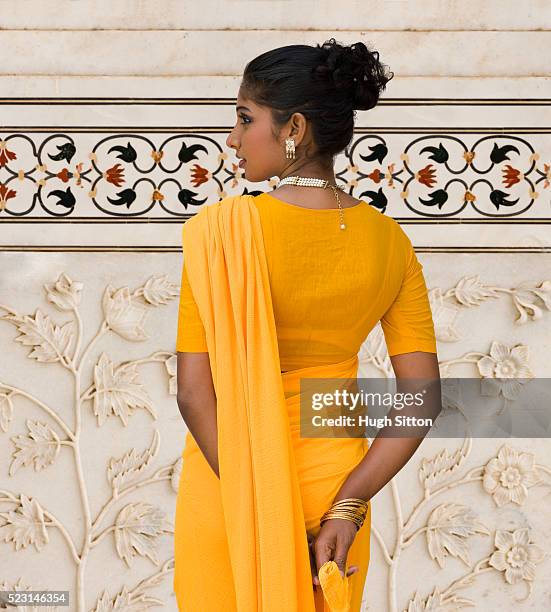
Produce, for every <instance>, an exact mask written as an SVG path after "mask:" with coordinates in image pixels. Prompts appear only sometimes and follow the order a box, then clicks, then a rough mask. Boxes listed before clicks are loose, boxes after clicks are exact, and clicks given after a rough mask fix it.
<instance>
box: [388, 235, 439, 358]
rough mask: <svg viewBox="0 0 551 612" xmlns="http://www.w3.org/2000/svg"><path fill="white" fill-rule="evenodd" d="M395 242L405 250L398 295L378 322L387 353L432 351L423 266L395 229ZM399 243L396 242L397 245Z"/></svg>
mask: <svg viewBox="0 0 551 612" xmlns="http://www.w3.org/2000/svg"><path fill="white" fill-rule="evenodd" d="M399 233H400V238H401V240H400V241H399V244H401V245H403V251H404V253H405V260H406V265H405V271H404V277H403V279H402V284H401V286H400V290H399V291H398V295H397V296H396V299H395V300H394V301H393V303H392V304H391V305H390V307H389V308H388V310H387V311H386V312H385V314H384V315H383V317H382V319H381V326H382V329H383V333H384V336H385V341H386V345H387V349H388V354H389V355H390V356H393V355H399V354H401V353H411V352H413V351H423V352H427V353H436V337H435V333H434V323H433V319H432V312H431V308H430V302H429V297H428V292H427V286H426V283H425V278H424V276H423V266H422V265H421V263H420V262H419V260H418V259H417V255H416V254H415V251H414V250H413V245H412V244H411V241H410V239H409V238H408V236H407V235H406V234H405V232H404V231H403V230H402V229H401V228H400V229H399ZM397 246H399V245H397Z"/></svg>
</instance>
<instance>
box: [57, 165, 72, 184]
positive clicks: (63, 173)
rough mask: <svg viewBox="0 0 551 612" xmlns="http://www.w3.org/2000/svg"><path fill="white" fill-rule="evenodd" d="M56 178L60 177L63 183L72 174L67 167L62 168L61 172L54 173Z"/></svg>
mask: <svg viewBox="0 0 551 612" xmlns="http://www.w3.org/2000/svg"><path fill="white" fill-rule="evenodd" d="M56 176H57V178H60V179H61V180H62V181H63V182H64V183H67V182H68V180H69V179H70V178H71V177H72V176H73V175H72V174H71V173H70V172H69V170H67V168H63V170H62V171H61V172H58V173H57V174H56Z"/></svg>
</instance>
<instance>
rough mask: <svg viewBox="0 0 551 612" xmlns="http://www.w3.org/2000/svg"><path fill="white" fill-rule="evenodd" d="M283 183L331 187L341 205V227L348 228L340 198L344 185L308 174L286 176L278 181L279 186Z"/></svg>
mask: <svg viewBox="0 0 551 612" xmlns="http://www.w3.org/2000/svg"><path fill="white" fill-rule="evenodd" d="M282 185H298V186H300V187H321V188H323V189H325V188H326V187H331V189H332V190H333V193H334V194H335V197H336V198H337V204H338V205H339V215H340V226H339V227H340V229H342V230H343V229H346V224H345V223H344V211H343V209H342V206H341V201H340V199H339V193H338V191H339V189H340V190H341V191H342V187H340V186H338V185H330V184H329V181H327V180H325V179H319V178H309V177H307V176H286V177H285V178H284V179H281V181H279V183H278V185H277V186H278V187H281V186H282Z"/></svg>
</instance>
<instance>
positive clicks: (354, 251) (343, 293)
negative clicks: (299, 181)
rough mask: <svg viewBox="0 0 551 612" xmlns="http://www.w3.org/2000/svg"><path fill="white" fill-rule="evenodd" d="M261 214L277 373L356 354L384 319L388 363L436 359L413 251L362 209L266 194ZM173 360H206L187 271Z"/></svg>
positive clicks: (392, 228) (393, 228)
mask: <svg viewBox="0 0 551 612" xmlns="http://www.w3.org/2000/svg"><path fill="white" fill-rule="evenodd" d="M254 203H255V205H256V208H257V210H258V212H259V214H260V220H261V225H262V231H263V236H264V244H265V250H266V257H267V263H268V271H269V277H270V288H271V293H272V303H273V309H274V318H275V323H276V329H277V338H278V345H279V353H280V363H281V369H282V370H283V371H288V370H294V369H298V368H303V367H310V366H316V365H323V364H329V363H335V362H339V361H342V360H344V359H347V358H349V357H351V356H353V355H356V354H357V353H358V351H359V349H360V346H361V344H362V342H363V341H364V340H365V339H366V337H367V335H368V334H369V332H370V331H371V329H372V328H373V327H374V325H375V324H376V323H377V321H379V320H381V323H382V326H383V331H384V333H385V339H386V342H387V346H388V349H389V354H391V355H395V354H398V353H404V352H411V351H415V350H425V351H436V348H435V345H434V331H433V323H432V318H431V312H430V306H429V303H428V299H427V294H426V286H425V282H424V279H423V275H422V266H421V265H420V263H419V262H418V260H417V258H416V256H415V253H414V251H413V248H412V246H411V242H410V241H409V239H408V237H407V236H406V234H405V233H404V232H403V230H402V229H401V227H400V226H399V225H398V224H397V223H396V222H395V221H394V220H393V219H391V218H390V217H387V216H385V215H384V214H382V213H380V212H379V211H377V210H376V209H374V208H373V207H371V206H370V205H369V204H367V203H366V202H363V201H362V202H360V203H359V204H356V205H355V206H352V207H347V208H344V218H345V222H346V226H347V227H346V230H344V231H343V230H341V229H340V228H339V210H338V209H337V208H335V209H318V208H315V209H314V208H305V207H303V206H298V205H295V204H291V203H287V202H284V201H282V200H280V199H278V198H276V197H274V196H272V195H270V194H269V193H263V194H261V195H259V196H256V197H255V198H254ZM177 350H178V351H206V350H207V345H206V339H205V334H204V329H203V326H202V323H201V319H200V316H199V313H198V310H197V306H196V304H195V301H194V300H193V295H192V293H191V290H190V287H189V283H188V280H187V274H186V270H185V262H184V267H183V274H182V289H181V295H180V311H179V319H178V340H177Z"/></svg>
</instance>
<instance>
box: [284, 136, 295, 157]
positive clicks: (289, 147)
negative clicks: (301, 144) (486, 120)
mask: <svg viewBox="0 0 551 612" xmlns="http://www.w3.org/2000/svg"><path fill="white" fill-rule="evenodd" d="M285 157H286V158H287V159H295V158H296V155H295V140H294V139H293V138H286V139H285Z"/></svg>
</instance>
